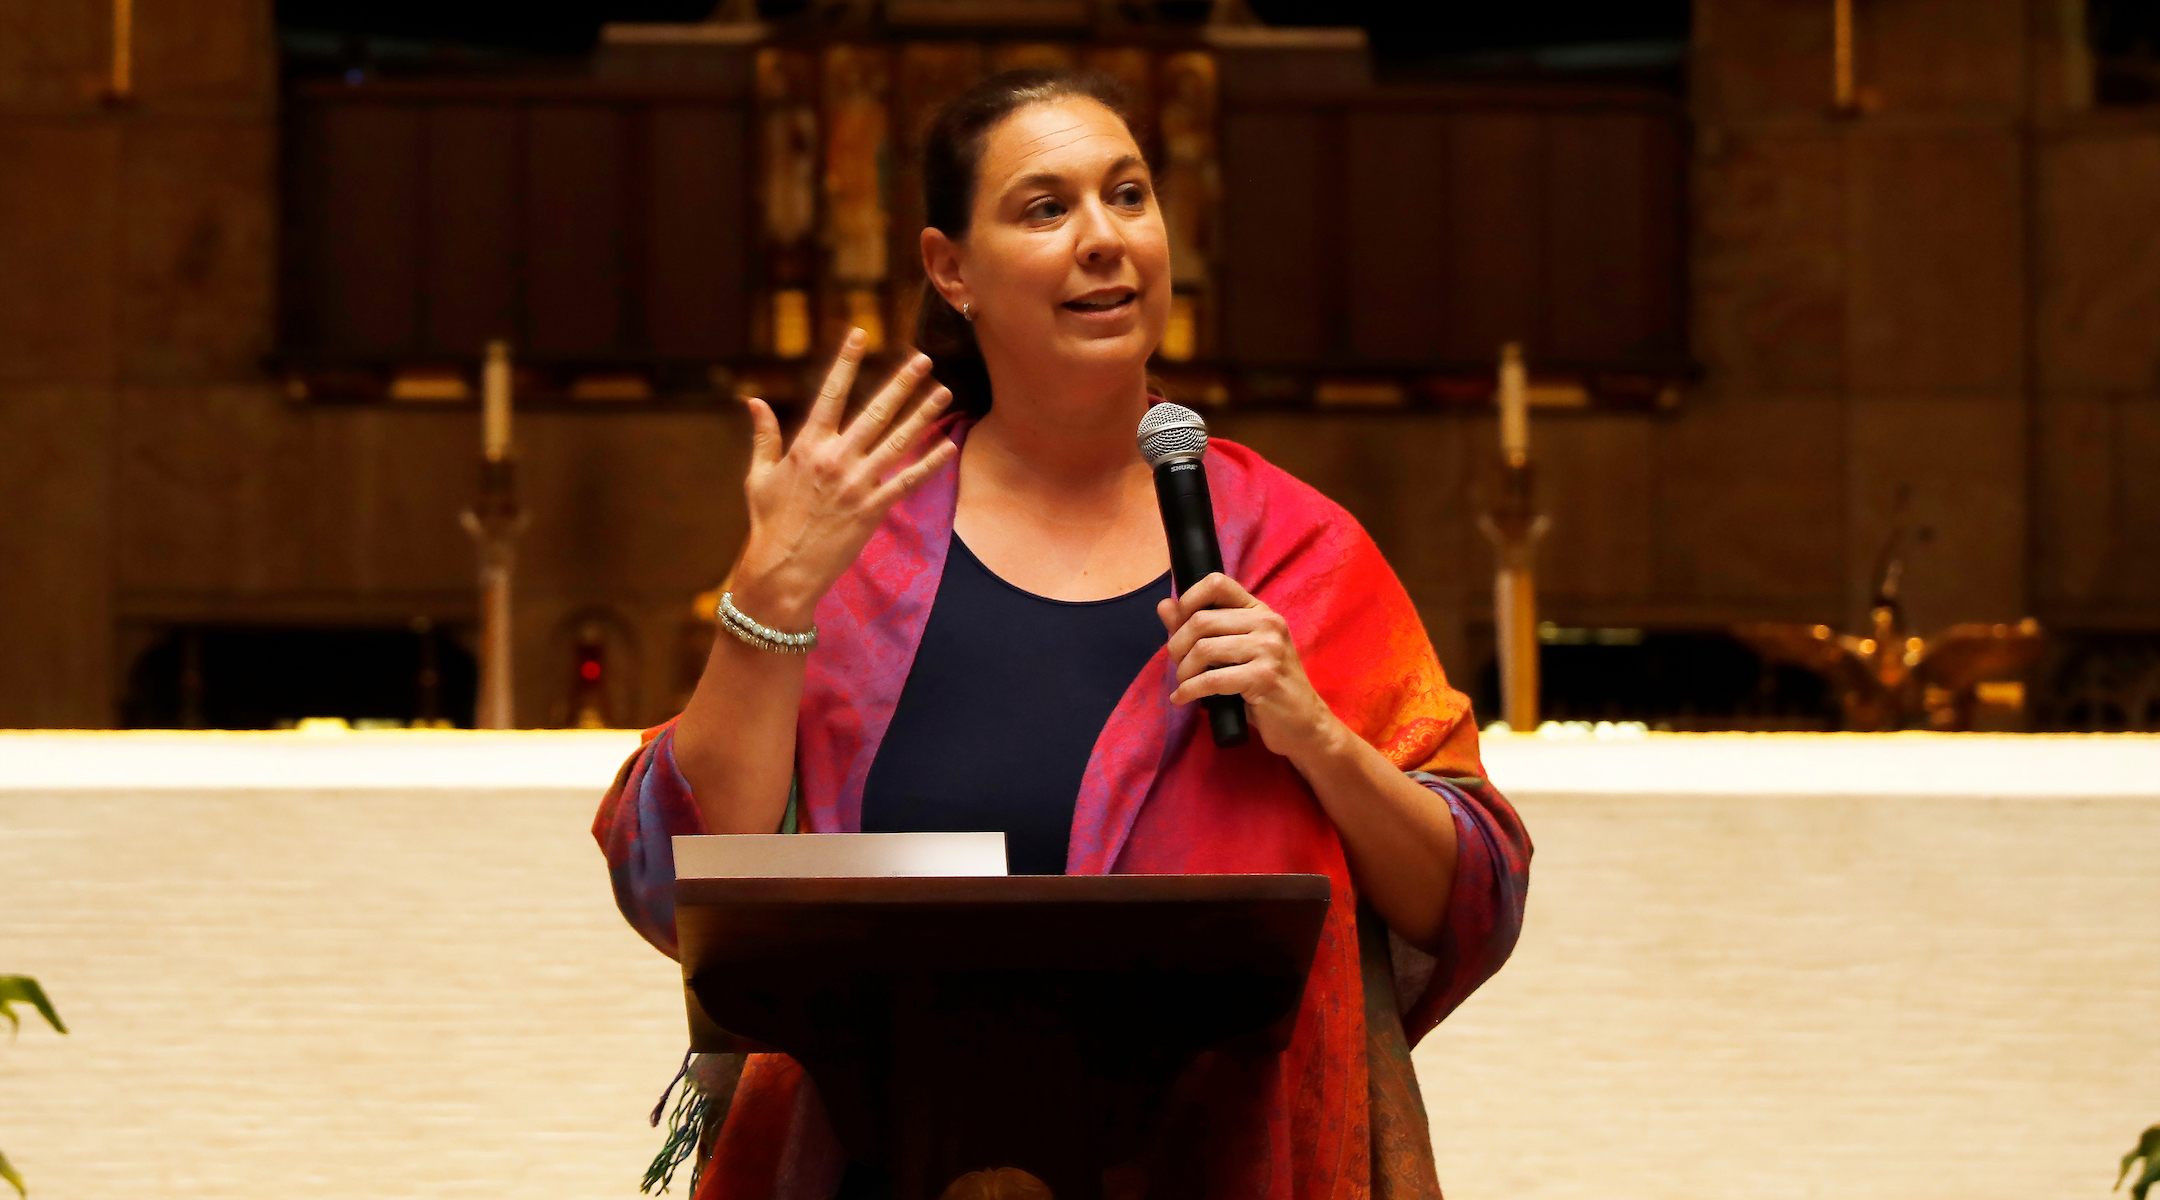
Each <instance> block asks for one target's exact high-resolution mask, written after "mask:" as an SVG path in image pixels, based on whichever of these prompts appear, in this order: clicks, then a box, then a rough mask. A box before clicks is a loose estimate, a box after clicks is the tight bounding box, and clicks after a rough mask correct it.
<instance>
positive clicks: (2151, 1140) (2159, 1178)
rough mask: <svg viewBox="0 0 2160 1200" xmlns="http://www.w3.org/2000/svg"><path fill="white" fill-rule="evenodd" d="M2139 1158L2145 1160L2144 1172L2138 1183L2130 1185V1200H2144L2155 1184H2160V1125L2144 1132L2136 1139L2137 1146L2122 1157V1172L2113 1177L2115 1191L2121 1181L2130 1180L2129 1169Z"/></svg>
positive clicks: (2120, 1184)
mask: <svg viewBox="0 0 2160 1200" xmlns="http://www.w3.org/2000/svg"><path fill="white" fill-rule="evenodd" d="M2141 1158H2142V1159H2144V1160H2145V1170H2144V1171H2143V1172H2142V1173H2141V1174H2140V1175H2139V1177H2138V1181H2137V1182H2136V1183H2134V1184H2131V1185H2130V1196H2131V1200H2145V1193H2146V1192H2148V1191H2150V1190H2152V1186H2153V1185H2154V1184H2155V1183H2160V1125H2155V1126H2153V1127H2152V1128H2151V1129H2148V1130H2146V1131H2145V1133H2144V1135H2143V1136H2141V1137H2139V1138H2138V1143H2137V1146H2136V1147H2135V1148H2133V1149H2132V1150H2131V1151H2130V1153H2128V1154H2125V1155H2123V1159H2122V1171H2121V1172H2120V1173H2118V1174H2117V1175H2116V1176H2115V1187H2116V1188H2117V1189H2120V1188H2121V1187H2122V1185H2123V1180H2125V1179H2128V1178H2130V1168H2131V1167H2132V1166H2133V1165H2134V1164H2136V1162H2137V1160H2139V1159H2141Z"/></svg>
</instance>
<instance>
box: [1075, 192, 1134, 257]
mask: <svg viewBox="0 0 2160 1200" xmlns="http://www.w3.org/2000/svg"><path fill="white" fill-rule="evenodd" d="M1076 232H1077V236H1078V238H1079V242H1078V244H1077V245H1075V246H1074V248H1073V250H1074V254H1075V256H1076V257H1078V258H1079V260H1080V261H1081V262H1083V263H1085V264H1087V265H1089V266H1100V265H1102V264H1104V263H1114V262H1116V261H1117V260H1118V259H1120V258H1123V257H1124V256H1125V232H1124V230H1122V229H1119V228H1118V224H1117V222H1116V221H1114V220H1112V219H1111V217H1110V211H1109V209H1107V208H1106V207H1104V205H1103V203H1102V201H1101V200H1094V201H1090V202H1089V203H1087V204H1084V205H1082V206H1081V208H1080V220H1079V221H1078V222H1076Z"/></svg>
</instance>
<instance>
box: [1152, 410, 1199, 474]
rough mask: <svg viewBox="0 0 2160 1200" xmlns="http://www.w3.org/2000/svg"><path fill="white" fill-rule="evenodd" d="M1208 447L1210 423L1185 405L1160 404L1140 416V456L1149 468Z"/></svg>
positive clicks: (1195, 454)
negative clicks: (1208, 427) (1208, 426)
mask: <svg viewBox="0 0 2160 1200" xmlns="http://www.w3.org/2000/svg"><path fill="white" fill-rule="evenodd" d="M1206 449H1207V422H1205V421H1203V420H1201V419H1200V414H1199V413H1196V412H1194V411H1193V410H1191V409H1189V408H1187V407H1185V406H1184V405H1182V404H1158V405H1156V406H1155V407H1153V408H1151V409H1149V410H1147V415H1146V416H1144V417H1142V418H1140V457H1142V458H1145V459H1146V460H1147V464H1148V466H1150V467H1159V466H1161V465H1162V464H1164V463H1166V462H1169V461H1170V460H1171V459H1174V458H1193V457H1197V456H1198V455H1199V454H1200V452H1201V451H1203V450H1206Z"/></svg>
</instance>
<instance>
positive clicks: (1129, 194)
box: [1112, 183, 1147, 208]
mask: <svg viewBox="0 0 2160 1200" xmlns="http://www.w3.org/2000/svg"><path fill="white" fill-rule="evenodd" d="M1112 195H1113V197H1114V198H1115V200H1116V202H1117V203H1119V204H1122V205H1124V206H1125V207H1127V208H1139V207H1140V206H1141V205H1144V204H1146V203H1147V189H1146V188H1143V187H1141V186H1140V185H1139V184H1137V183H1128V184H1126V185H1125V186H1123V187H1121V188H1119V189H1118V190H1117V191H1116V192H1114V193H1112Z"/></svg>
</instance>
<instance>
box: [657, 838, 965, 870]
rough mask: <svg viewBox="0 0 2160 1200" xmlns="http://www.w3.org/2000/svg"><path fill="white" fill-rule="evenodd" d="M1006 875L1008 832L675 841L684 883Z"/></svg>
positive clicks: (677, 868) (680, 839)
mask: <svg viewBox="0 0 2160 1200" xmlns="http://www.w3.org/2000/svg"><path fill="white" fill-rule="evenodd" d="M1006 873H1007V872H1006V868H1005V835H1004V834H1002V833H733V834H708V835H702V836H694V837H693V836H678V837H677V838H676V839H675V878H677V879H832V878H858V879H859V878H864V877H890V876H902V875H906V876H941V877H945V878H951V877H954V876H975V875H1003V874H1006Z"/></svg>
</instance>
